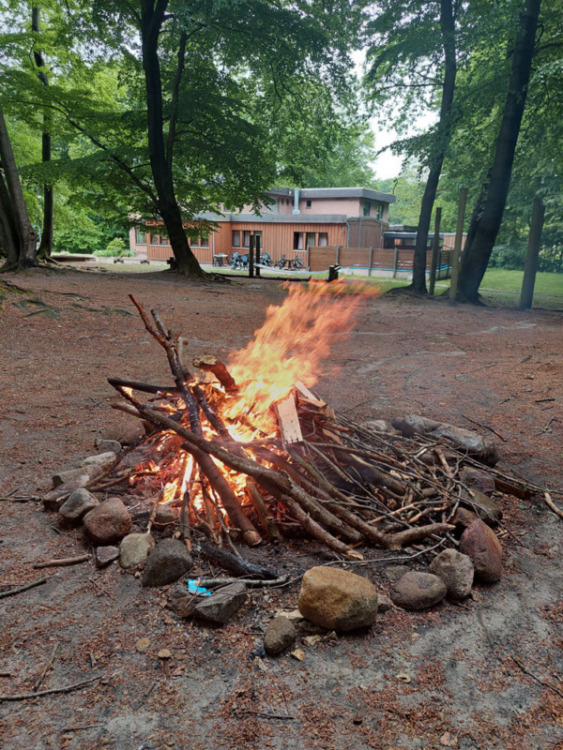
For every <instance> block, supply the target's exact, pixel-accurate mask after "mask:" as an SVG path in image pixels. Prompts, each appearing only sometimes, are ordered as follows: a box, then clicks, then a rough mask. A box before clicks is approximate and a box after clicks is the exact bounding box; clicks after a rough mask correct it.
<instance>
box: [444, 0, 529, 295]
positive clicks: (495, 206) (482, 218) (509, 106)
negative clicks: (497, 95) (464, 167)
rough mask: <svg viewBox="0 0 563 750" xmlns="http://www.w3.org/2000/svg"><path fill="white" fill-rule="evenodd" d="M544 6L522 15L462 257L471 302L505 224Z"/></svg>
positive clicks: (463, 284) (464, 288)
mask: <svg viewBox="0 0 563 750" xmlns="http://www.w3.org/2000/svg"><path fill="white" fill-rule="evenodd" d="M540 6H541V0H525V5H524V9H523V10H522V13H521V14H520V21H519V26H518V32H517V35H516V42H515V45H514V52H513V55H512V69H511V72H510V78H509V81H508V93H507V95H506V101H505V105H504V112H503V115H502V122H501V126H500V132H499V136H498V139H497V142H496V148H495V158H494V162H493V166H492V168H491V171H490V174H489V178H488V184H487V185H486V186H485V187H484V189H483V191H482V192H481V194H480V196H479V198H478V200H477V203H476V205H475V208H474V210H473V215H472V217H471V224H470V226H469V231H468V235H467V241H466V244H465V250H464V252H463V254H462V261H461V268H460V276H459V292H458V295H459V296H460V297H461V298H462V299H466V300H468V301H470V302H478V300H479V286H480V284H481V281H482V279H483V276H484V274H485V271H486V269H487V265H488V263H489V259H490V257H491V252H492V250H493V246H494V244H495V240H496V238H497V234H498V231H499V229H500V225H501V222H502V216H503V213H504V207H505V205H506V198H507V195H508V189H509V187H510V176H511V173H512V164H513V162H514V153H515V151H516V143H517V141H518V134H519V132H520V124H521V122H522V115H523V113H524V107H525V104H526V95H527V93H528V82H529V80H530V72H531V69H532V60H533V57H534V48H535V41H536V31H537V26H538V18H539V13H540Z"/></svg>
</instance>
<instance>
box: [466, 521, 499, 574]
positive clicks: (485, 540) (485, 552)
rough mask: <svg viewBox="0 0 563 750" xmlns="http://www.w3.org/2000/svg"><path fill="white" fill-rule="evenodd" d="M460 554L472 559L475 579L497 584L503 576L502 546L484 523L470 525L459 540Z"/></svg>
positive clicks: (475, 522)
mask: <svg viewBox="0 0 563 750" xmlns="http://www.w3.org/2000/svg"><path fill="white" fill-rule="evenodd" d="M459 549H460V552H463V553H464V554H465V555H468V556H469V557H470V558H471V561H472V563H473V567H474V568H475V579H476V580H478V581H483V582H484V583H496V581H498V580H500V577H501V575H502V546H501V543H500V542H499V540H498V539H497V536H496V534H495V532H494V531H493V530H492V529H491V528H489V526H487V524H486V523H484V521H481V520H480V519H477V520H476V521H473V523H472V524H470V525H469V526H468V527H467V528H466V529H465V531H464V532H463V534H462V535H461V539H460V540H459Z"/></svg>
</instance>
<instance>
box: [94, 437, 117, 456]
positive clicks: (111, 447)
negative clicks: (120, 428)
mask: <svg viewBox="0 0 563 750" xmlns="http://www.w3.org/2000/svg"><path fill="white" fill-rule="evenodd" d="M94 445H95V447H96V448H97V449H98V450H99V451H100V453H109V452H110V451H111V453H116V454H117V453H120V452H121V443H120V442H119V441H117V440H96V442H95V443H94Z"/></svg>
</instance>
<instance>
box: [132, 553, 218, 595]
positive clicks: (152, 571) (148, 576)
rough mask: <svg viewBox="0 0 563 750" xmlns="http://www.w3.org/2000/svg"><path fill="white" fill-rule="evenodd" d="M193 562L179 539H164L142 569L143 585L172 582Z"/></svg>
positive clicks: (159, 584)
mask: <svg viewBox="0 0 563 750" xmlns="http://www.w3.org/2000/svg"><path fill="white" fill-rule="evenodd" d="M193 564H194V563H193V560H192V558H191V555H190V553H189V552H188V550H187V549H186V545H185V544H183V543H182V542H181V541H180V540H179V539H164V540H163V541H162V542H159V543H158V544H157V545H156V547H155V548H154V549H153V551H152V552H151V554H150V557H149V560H148V562H147V564H146V567H145V569H144V571H143V581H142V582H143V586H166V585H167V584H169V583H174V581H177V580H178V578H181V577H182V576H183V575H184V573H187V572H188V570H189V569H190V568H191V567H192V566H193ZM209 598H211V597H209Z"/></svg>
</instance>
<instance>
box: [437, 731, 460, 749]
mask: <svg viewBox="0 0 563 750" xmlns="http://www.w3.org/2000/svg"><path fill="white" fill-rule="evenodd" d="M440 744H441V745H443V746H444V747H457V746H458V741H457V737H456V736H455V735H453V734H450V732H446V733H445V734H443V735H442V736H441V737H440Z"/></svg>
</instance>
